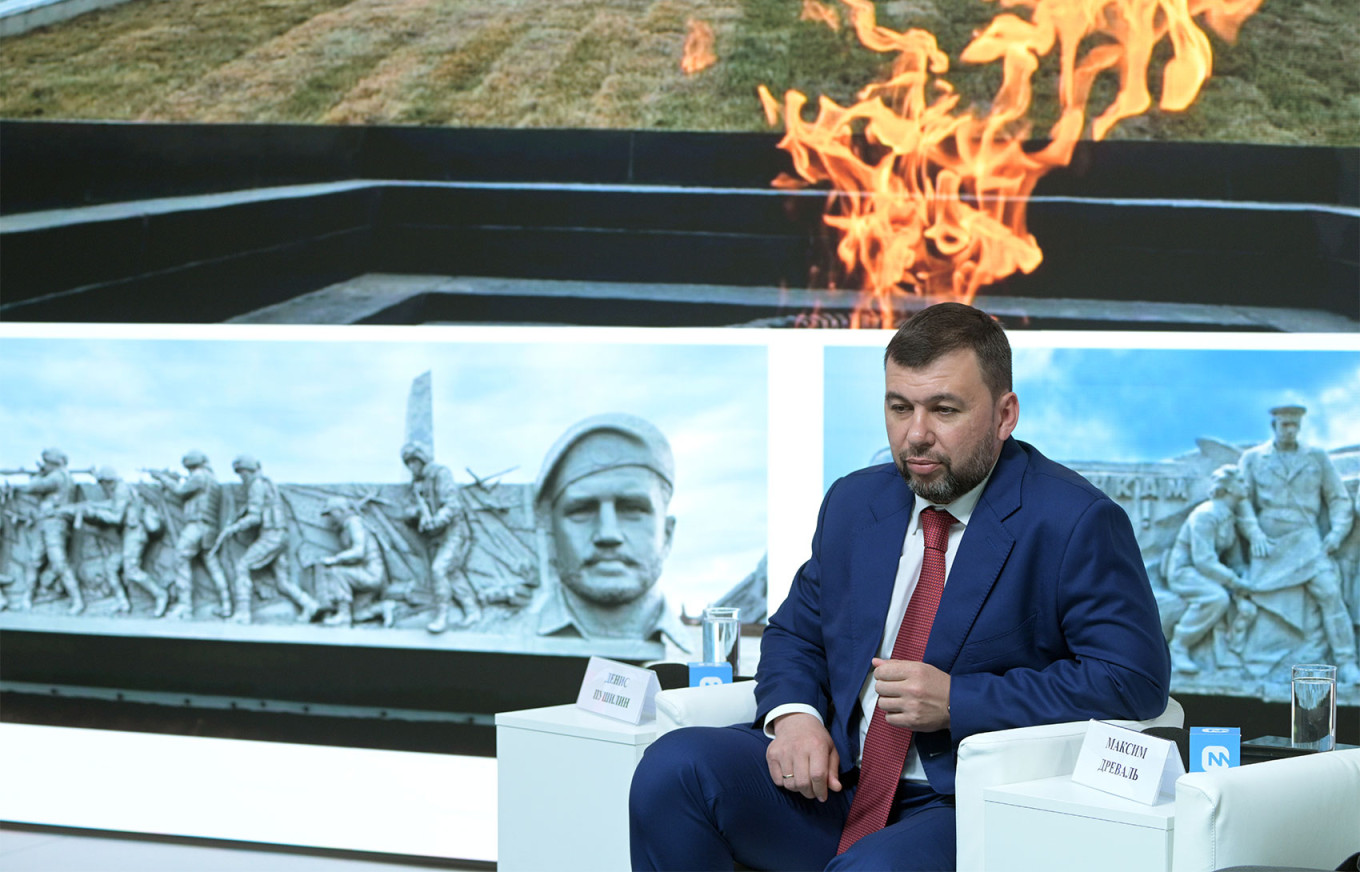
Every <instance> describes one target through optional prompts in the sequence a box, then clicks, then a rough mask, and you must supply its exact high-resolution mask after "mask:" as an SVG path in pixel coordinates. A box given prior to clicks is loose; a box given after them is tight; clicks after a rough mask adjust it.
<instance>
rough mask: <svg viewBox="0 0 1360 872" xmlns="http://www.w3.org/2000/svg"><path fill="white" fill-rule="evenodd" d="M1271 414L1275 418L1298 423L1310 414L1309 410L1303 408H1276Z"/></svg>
mask: <svg viewBox="0 0 1360 872" xmlns="http://www.w3.org/2000/svg"><path fill="white" fill-rule="evenodd" d="M1270 414H1271V416H1272V417H1275V418H1285V419H1289V420H1294V421H1298V420H1300V419H1302V418H1303V416H1304V415H1306V414H1308V409H1307V408H1305V407H1303V406H1276V407H1275V408H1273V409H1271V410H1270Z"/></svg>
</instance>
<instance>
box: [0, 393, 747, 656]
mask: <svg viewBox="0 0 1360 872" xmlns="http://www.w3.org/2000/svg"><path fill="white" fill-rule="evenodd" d="M401 457H402V461H403V463H404V464H405V465H406V466H407V468H408V470H409V471H410V473H411V479H410V481H409V482H405V483H384V484H335V485H298V484H287V483H276V482H274V481H273V480H272V479H271V478H269V477H268V476H267V475H266V474H265V473H266V470H267V459H266V460H265V461H262V460H261V459H259V458H256V457H254V456H250V455H240V456H238V457H236V458H235V459H234V460H233V462H232V469H233V471H234V472H235V473H236V474H237V476H238V477H239V479H240V480H239V482H232V481H222V480H219V479H218V477H217V474H216V473H215V472H214V470H213V467H212V465H211V463H210V462H209V459H208V458H207V457H206V456H204V454H203V453H202V452H200V451H197V450H190V451H188V452H186V453H185V454H184V456H183V457H182V458H181V464H180V465H181V467H182V471H179V470H173V469H143V470H140V471H139V472H140V473H141V474H142V476H143V480H136V481H133V480H129V479H130V478H131V476H128V477H126V478H125V477H123V476H121V475H120V474H119V472H118V471H117V470H115V469H113V468H111V467H101V468H100V469H99V470H98V471H97V473H96V472H94V471H93V470H89V469H86V470H75V471H73V470H71V469H69V463H68V460H67V457H66V455H65V454H64V453H63V452H62V451H60V450H59V449H55V448H54V449H49V450H47V451H44V452H43V454H42V459H41V461H40V464H39V465H38V467H37V468H34V469H22V468H20V469H8V470H2V471H0V472H3V474H4V475H5V476H6V484H5V486H4V490H3V526H0V592H2V594H3V596H2V597H0V608H3V609H8V610H9V611H10V612H28V613H33V614H40V615H52V616H57V615H60V616H64V617H65V618H66V619H68V620H70V621H79V620H81V619H88V618H115V617H116V618H119V619H127V620H143V621H158V622H185V621H188V622H215V623H217V624H222V625H226V626H233V625H240V626H249V625H273V626H280V625H284V626H287V625H296V626H298V627H299V628H307V630H308V631H309V632H325V631H326V630H327V628H361V629H371V630H373V631H378V632H381V631H384V630H416V629H419V630H422V631H423V632H424V636H426V637H431V636H456V635H462V636H466V637H468V638H472V637H476V638H477V639H478V640H479V641H478V642H477V643H476V644H475V645H472V646H471V647H477V648H482V649H487V648H490V649H493V650H506V651H515V650H524V649H525V648H526V647H531V648H532V649H533V650H536V651H542V652H546V653H553V652H555V651H558V650H560V651H561V653H587V652H589V651H590V650H591V648H592V647H598V648H599V649H600V650H603V651H606V652H608V655H609V656H616V657H634V658H637V659H653V658H659V657H662V656H665V655H666V654H667V653H668V652H673V651H674V650H675V649H677V648H678V649H680V650H682V651H683V650H687V649H688V647H689V645H688V643H687V639H688V637H689V636H690V635H691V632H690V631H689V630H688V629H687V628H685V627H684V626H683V624H682V623H681V620H680V616H679V614H678V613H677V612H676V610H675V609H674V608H673V607H672V606H670V605H668V604H667V602H666V599H665V596H664V594H663V593H662V591H661V589H660V587H659V586H658V581H659V579H660V576H661V574H662V568H663V564H664V560H665V557H666V554H667V553H668V551H669V547H670V540H671V535H672V532H673V530H674V528H675V523H676V522H675V519H674V518H673V517H670V516H669V515H668V514H667V507H668V504H669V500H670V494H671V491H672V489H673V487H674V476H675V473H674V461H673V458H672V456H671V451H670V446H669V445H668V444H667V442H666V438H665V436H664V435H662V434H661V433H660V432H659V431H658V430H657V429H656V428H655V427H653V426H652V425H651V424H650V423H648V422H647V421H644V420H642V419H640V418H636V417H633V416H630V415H622V414H611V415H600V416H596V417H593V418H589V419H586V420H584V421H581V422H579V423H578V424H576V425H574V426H573V427H571V428H569V429H568V431H567V432H566V433H564V434H563V436H562V437H561V438H560V439H559V440H558V442H557V444H556V445H555V446H554V447H553V449H552V450H551V451H550V452H549V454H548V456H547V458H546V459H545V460H544V463H543V467H542V472H541V473H540V475H539V478H538V481H537V482H535V483H534V484H532V485H529V484H511V483H503V482H500V481H498V478H499V474H498V475H492V476H487V477H481V478H479V477H477V476H476V475H475V474H472V475H471V477H472V479H473V480H472V481H471V482H470V483H461V482H458V481H456V480H455V478H454V475H453V473H452V472H451V471H450V470H449V469H448V467H446V466H444V465H442V464H439V463H436V462H435V458H434V455H433V452H432V450H431V449H430V448H429V446H428V445H426V444H421V443H419V442H408V443H407V444H406V445H405V446H403V448H402V449H401ZM21 476H25V477H27V481H17V482H16V481H13V479H15V478H17V477H21ZM747 581H749V579H748V580H747ZM745 584H746V582H737V583H736V584H735V585H734V595H735V593H736V592H737V591H739V590H742V589H744V587H743V586H744V585H745ZM146 632H147V634H148V635H154V634H155V632H156V631H155V630H154V628H148V629H147V630H146ZM528 639H532V640H535V643H534V644H533V645H527V644H526V643H525V640H528ZM599 643H606V644H604V645H603V646H601V645H600V644H599Z"/></svg>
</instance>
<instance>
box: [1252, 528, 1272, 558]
mask: <svg viewBox="0 0 1360 872" xmlns="http://www.w3.org/2000/svg"><path fill="white" fill-rule="evenodd" d="M1273 550H1275V543H1274V542H1272V541H1270V537H1269V536H1267V535H1266V534H1265V533H1261V534H1259V535H1255V536H1252V537H1251V556H1252V557H1269V556H1270V552H1271V551H1273Z"/></svg>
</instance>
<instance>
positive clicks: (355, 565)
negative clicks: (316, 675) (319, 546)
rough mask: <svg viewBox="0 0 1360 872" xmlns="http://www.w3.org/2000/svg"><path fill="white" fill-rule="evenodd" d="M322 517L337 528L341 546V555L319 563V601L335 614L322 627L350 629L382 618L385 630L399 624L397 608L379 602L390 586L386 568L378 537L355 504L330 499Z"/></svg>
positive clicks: (339, 498) (335, 555)
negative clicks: (357, 603)
mask: <svg viewBox="0 0 1360 872" xmlns="http://www.w3.org/2000/svg"><path fill="white" fill-rule="evenodd" d="M321 517H323V518H325V519H326V520H327V521H328V522H329V523H330V525H331V526H332V527H333V528H335V531H336V535H337V536H338V537H339V539H340V545H341V549H340V550H339V551H337V552H336V553H334V554H331V555H329V556H327V557H323V558H321V560H320V565H321V566H322V567H323V569H322V571H321V572H320V573H318V577H317V590H316V594H317V598H318V599H319V600H321V602H322V603H323V607H325V608H329V609H332V610H333V611H332V613H331V614H330V615H328V616H326V618H325V620H324V621H322V623H324V624H325V625H326V626H328V627H337V626H338V627H348V626H352V625H354V624H357V623H362V622H363V621H371V620H373V619H375V618H382V620H383V626H384V627H391V626H392V625H393V624H394V623H395V621H396V606H397V604H396V603H395V602H393V601H391V600H380V597H381V594H382V591H383V588H385V587H386V586H387V564H386V563H384V562H383V554H382V545H381V544H379V541H378V537H377V536H376V535H375V534H374V532H373V530H372V529H370V528H369V526H368V522H367V521H365V520H364V518H363V515H361V514H360V513H359V510H358V508H357V507H355V505H354V501H353V500H349V499H346V498H344V497H331V498H330V499H328V500H326V504H325V506H324V507H323V508H322V510H321ZM360 598H362V599H363V600H365V603H364V605H362V606H360V605H356V600H357V599H360Z"/></svg>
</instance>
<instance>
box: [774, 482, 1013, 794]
mask: <svg viewBox="0 0 1360 872" xmlns="http://www.w3.org/2000/svg"><path fill="white" fill-rule="evenodd" d="M991 477H992V473H991V471H990V470H989V471H988V472H987V478H984V479H983V480H982V482H981V483H979V484H978V485H977V486H976V487H974V488H973V489H972V490H970V491H968V493H966V494H964V495H963V496H961V497H959V498H958V499H956V500H954V502H952V503H949V504H947V505H937V504H935V503H929V502H926V501H925V500H923V499H917V500H914V501H913V503H912V509H911V520H910V521H908V523H907V535H906V538H905V539H904V540H903V542H902V556H901V557H900V558H898V561H897V578H896V579H895V580H894V581H893V592H892V598H891V599H890V600H889V601H888V613H887V615H885V616H884V619H883V635H882V637H881V638H880V639H879V643H878V656H879V657H880V658H882V659H884V660H888V659H891V658H892V649H893V645H894V644H896V642H897V633H898V630H899V629H900V628H901V626H902V618H903V617H905V616H906V613H907V603H909V602H911V595H912V593H913V592H914V591H915V590H916V583H917V581H918V580H920V577H921V565H922V563H924V562H925V553H926V543H925V534H924V533H923V532H922V531H921V512H922V511H924V510H925V509H929V508H940V509H944V510H945V511H947V512H949V514H951V515H953V516H954V519H955V520H956V521H957V523H956V524H953V525H952V526H951V527H950V528H949V544H948V546H947V548H946V550H945V555H944V571H945V584H948V583H949V571H950V570H951V569H953V568H954V556H955V555H956V554H958V552H959V542H961V541H962V540H963V534H964V532H965V531H966V530H967V528H968V520H969V519H970V518H971V517H972V515H973V509H975V508H977V504H978V500H979V499H981V497H982V491H983V489H984V488H986V487H987V482H988V480H989V479H991ZM864 668H865V676H864V684H863V685H861V686H860V691H859V707H860V719H859V756H860V758H862V757H863V755H864V738H865V736H867V735H868V733H869V721H870V720H871V719H872V717H873V714H874V709H875V708H876V707H877V706H878V692H877V691H876V690H874V671H873V664H870V663H866V664H864ZM794 712H804V713H806V714H810V715H812V716H813V717H815V718H817V720H819V721H820V720H821V719H822V716H821V714H820V713H818V711H817V710H816V709H815V708H813V707H812V706H810V705H804V704H802V703H787V704H785V705H781V706H776V707H775V708H774V709H772V710H771V711H770V713H769V714H768V715H767V716H766V717H765V734H766V735H767V736H769V737H771V738H774V729H773V726H772V725H773V724H774V722H775V720H776V719H777V718H779V717H780V716H782V715H787V714H792V713H794ZM859 764H860V759H858V758H857V759H856V760H855V765H856V766H858V765H859ZM902 777H903V778H905V779H908V780H911V781H925V780H926V774H925V770H924V769H923V768H922V767H921V758H920V755H919V754H917V753H916V744H915V743H914V742H913V743H912V745H911V748H910V750H908V752H907V761H906V764H905V765H904V766H903V768H902Z"/></svg>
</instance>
